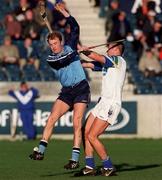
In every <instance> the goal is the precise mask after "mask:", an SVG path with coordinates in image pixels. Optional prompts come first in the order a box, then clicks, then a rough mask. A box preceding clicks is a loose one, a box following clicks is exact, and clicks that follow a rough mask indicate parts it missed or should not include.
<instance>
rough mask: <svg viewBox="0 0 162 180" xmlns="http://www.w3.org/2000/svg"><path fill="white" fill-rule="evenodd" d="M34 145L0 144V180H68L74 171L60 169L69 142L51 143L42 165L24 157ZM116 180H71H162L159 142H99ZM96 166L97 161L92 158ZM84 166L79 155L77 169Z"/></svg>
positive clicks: (66, 154)
mask: <svg viewBox="0 0 162 180" xmlns="http://www.w3.org/2000/svg"><path fill="white" fill-rule="evenodd" d="M38 142H39V141H38V140H37V141H22V142H21V141H15V142H10V141H0V180H26V179H28V180H56V179H58V180H62V179H64V180H68V179H71V178H73V175H74V172H77V171H78V170H75V171H66V170H64V169H63V165H64V164H65V163H67V160H68V159H69V158H70V155H71V147H72V141H62V140H51V141H50V143H49V145H48V149H47V151H46V155H45V159H44V160H43V161H32V160H29V159H28V155H29V154H30V152H32V149H33V147H34V146H36V145H37V144H38ZM103 142H104V144H105V145H106V147H107V149H108V150H109V151H108V152H109V154H110V156H111V159H112V160H113V163H114V165H115V166H116V168H117V170H118V173H117V174H118V176H113V177H100V176H96V177H79V178H74V179H83V180H84V179H94V180H97V179H106V178H108V179H112V180H160V179H162V140H161V139H160V140H144V139H142V140H137V139H133V140H132V139H126V140H125V139H105V140H103ZM96 165H97V166H100V165H101V163H100V160H99V158H98V157H96ZM83 166H84V159H83V153H82V156H81V167H83Z"/></svg>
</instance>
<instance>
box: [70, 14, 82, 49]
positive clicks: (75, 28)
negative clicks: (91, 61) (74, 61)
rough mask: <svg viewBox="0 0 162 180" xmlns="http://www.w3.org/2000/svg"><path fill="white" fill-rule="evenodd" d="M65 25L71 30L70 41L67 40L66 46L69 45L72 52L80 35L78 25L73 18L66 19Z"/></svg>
mask: <svg viewBox="0 0 162 180" xmlns="http://www.w3.org/2000/svg"><path fill="white" fill-rule="evenodd" d="M67 23H68V24H69V25H70V28H71V32H70V39H69V40H68V44H67V45H69V46H70V47H71V48H72V49H73V50H76V49H77V44H78V42H79V34H80V28H79V24H78V23H77V21H76V20H75V18H74V17H73V16H69V17H68V18H67Z"/></svg>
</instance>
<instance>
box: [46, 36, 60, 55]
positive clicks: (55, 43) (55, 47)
mask: <svg viewBox="0 0 162 180" xmlns="http://www.w3.org/2000/svg"><path fill="white" fill-rule="evenodd" d="M48 44H49V46H50V48H51V50H52V52H54V53H56V54H57V53H60V52H61V51H62V48H63V47H62V44H61V41H60V40H59V38H57V37H56V38H55V39H49V41H48Z"/></svg>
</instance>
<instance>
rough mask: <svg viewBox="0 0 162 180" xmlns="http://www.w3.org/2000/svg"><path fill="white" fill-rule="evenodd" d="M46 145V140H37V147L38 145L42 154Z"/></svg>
mask: <svg viewBox="0 0 162 180" xmlns="http://www.w3.org/2000/svg"><path fill="white" fill-rule="evenodd" d="M47 145H48V142H47V141H45V140H41V141H40V142H39V147H38V148H39V152H41V153H42V154H44V152H45V150H46V147H47Z"/></svg>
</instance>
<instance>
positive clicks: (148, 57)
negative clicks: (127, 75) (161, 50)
mask: <svg viewBox="0 0 162 180" xmlns="http://www.w3.org/2000/svg"><path fill="white" fill-rule="evenodd" d="M139 70H140V71H142V72H143V74H144V75H145V76H146V77H153V76H156V75H158V74H160V73H161V70H162V67H161V65H160V63H159V61H158V58H157V57H156V56H155V54H154V53H153V51H152V50H151V49H147V50H146V51H145V52H144V54H143V56H142V58H141V59H140V61H139Z"/></svg>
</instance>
